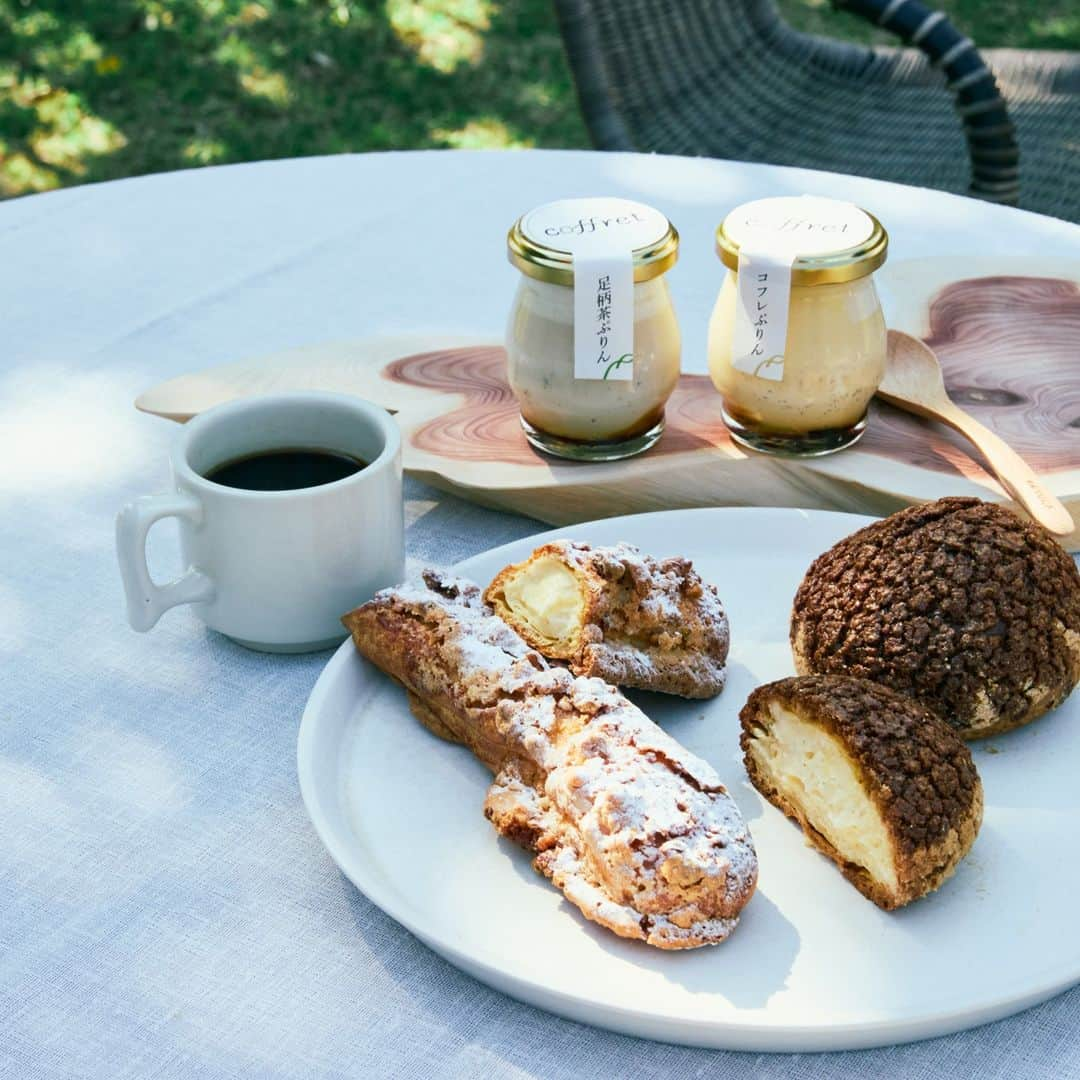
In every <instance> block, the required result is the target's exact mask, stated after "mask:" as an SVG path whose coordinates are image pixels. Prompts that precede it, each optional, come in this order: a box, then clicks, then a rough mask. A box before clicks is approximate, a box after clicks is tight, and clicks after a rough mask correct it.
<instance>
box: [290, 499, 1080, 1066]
mask: <svg viewBox="0 0 1080 1080" xmlns="http://www.w3.org/2000/svg"><path fill="white" fill-rule="evenodd" d="M868 520H869V519H867V518H862V517H855V516H852V515H847V514H834V513H826V512H823V511H812V510H811V511H801V510H773V509H719V510H716V509H713V510H682V511H671V512H667V513H659V514H642V515H638V516H634V517H624V518H613V519H609V520H606V521H599V522H593V523H590V524H585V525H575V526H571V527H569V528H566V529H559V530H555V531H553V532H549V533H544V534H543V535H542V536H538V537H532V538H530V539H527V540H522V541H520V542H518V543H514V544H509V545H507V546H506V547H502V548H498V549H497V550H495V551H490V552H487V553H486V554H484V555H480V556H477V557H476V558H473V559H469V560H468V561H466V562H464V563H462V564H461V566H460V567H459V570H460V572H461V573H462V574H464V575H466V576H468V577H471V578H473V579H474V580H476V581H478V582H480V583H481V584H486V583H487V581H488V580H490V578H491V577H492V576H493V575H494V574H495V572H496V571H498V570H499V569H500V568H501V567H503V566H504V565H505V564H506V563H508V562H511V561H513V560H517V559H520V558H523V557H524V556H525V555H527V554H528V552H530V551H531V550H532V549H533V547H534V546H535V545H536V544H537V543H539V542H541V541H543V540H548V539H552V538H555V537H559V536H564V537H575V538H578V539H582V540H587V541H591V542H592V543H598V544H606V543H613V542H615V541H618V540H626V541H629V542H631V543H634V544H637V545H638V546H639V547H641V548H642V549H643V550H644V551H646V552H649V553H650V554H653V555H657V556H664V555H673V554H679V555H685V556H688V557H690V558H691V559H693V561H694V564H695V566H696V567H697V569H698V570H699V571H700V572H701V574H702V575H703V577H705V578H706V579H707V580H709V581H712V582H714V583H715V584H716V585H717V587H718V588H719V590H720V596H721V597H722V599H723V601H724V603H725V605H726V607H727V610H728V614H729V616H730V619H731V629H732V652H731V659H730V664H729V677H728V684H727V687H726V689H725V690H724V692H723V693H722V694H721V695H720V697H719V698H717V699H716V700H714V701H711V702H685V701H680V700H677V699H674V698H663V697H660V696H658V695H646V694H636V695H632V696H634V697H635V700H637V701H638V703H639V704H640V705H642V707H643V708H644V709H645V711H646V712H647V713H648V714H649V715H650V716H652V717H653V719H655V720H656V721H657V722H658V723H660V724H661V725H663V726H664V727H665V728H666V729H667V730H668V731H669V732H670V733H671V734H672V735H674V736H675V737H676V738H677V739H679V740H680V741H681V742H683V743H684V744H685V745H686V746H687V747H689V749H690V750H692V751H693V752H694V753H696V754H699V755H701V756H702V757H704V758H706V759H707V760H708V761H709V762H711V763H712V764H713V765H714V766H715V767H716V769H717V770H718V771H719V773H720V776H721V777H722V779H723V780H724V782H725V783H726V784H727V785H728V788H729V790H730V791H731V793H732V795H733V796H734V797H735V799H736V801H737V802H738V804H739V807H740V809H741V810H742V812H743V814H744V816H745V817H746V819H747V821H748V822H749V824H750V828H751V830H752V832H753V835H754V841H755V843H756V845H757V851H758V858H759V861H760V867H761V875H760V883H759V887H758V891H757V893H756V895H755V896H754V898H753V899H752V900H751V901H750V903H749V905H748V906H747V908H746V910H745V912H744V914H743V918H742V921H741V924H740V925H739V927H738V929H737V930H736V931H735V933H734V934H733V935H732V937H731V938H730V939H729V940H728V941H727V942H725V943H724V944H722V945H719V946H716V947H713V948H705V949H697V950H693V951H689V952H660V951H658V950H654V949H651V948H650V947H648V946H646V945H642V944H640V943H637V942H627V941H622V940H620V939H619V938H616V937H615V936H614V935H612V934H610V933H608V932H607V931H605V930H601V929H599V928H597V927H595V926H594V925H593V924H591V923H588V922H586V921H585V920H584V919H583V918H582V917H581V916H580V915H579V914H578V912H577V910H576V909H575V908H574V907H572V906H571V905H570V904H569V903H567V902H565V901H564V900H563V899H562V896H561V894H560V893H559V892H558V891H557V890H556V889H555V888H554V887H553V886H552V885H551V884H550V883H548V882H547V881H546V880H545V879H543V878H541V877H540V876H539V875H538V874H536V873H535V872H534V871H533V870H532V868H531V867H530V865H529V857H528V856H527V855H526V854H525V853H524V852H522V851H520V850H518V849H517V848H515V847H513V846H512V845H510V844H509V843H507V842H506V841H503V840H500V839H498V838H497V837H496V835H495V833H494V830H493V829H492V828H491V826H490V825H489V824H488V823H487V822H486V821H485V820H484V818H483V815H482V813H481V804H482V802H483V798H484V792H485V789H486V788H487V785H488V782H489V777H488V775H487V772H486V770H485V769H484V767H483V766H482V765H480V764H479V762H477V761H475V760H474V759H473V757H472V756H471V755H470V753H469V752H468V751H467V750H466V749H464V748H463V747H458V746H452V745H450V744H448V743H445V742H443V741H441V740H439V739H437V738H436V737H435V736H433V735H431V734H429V733H428V732H427V731H426V730H425V729H424V728H423V727H421V726H420V724H419V723H418V722H417V721H416V720H415V719H414V718H413V717H412V715H411V714H410V713H409V710H408V707H407V706H406V703H405V695H404V693H403V692H402V691H401V689H400V688H399V687H397V686H396V685H394V684H392V683H391V681H390V680H389V679H388V678H386V677H385V676H383V675H382V674H381V673H380V672H378V671H377V670H376V669H375V668H373V667H372V666H370V665H369V664H368V663H366V662H365V661H363V660H362V659H361V658H360V657H359V656H358V655H357V654H356V653H355V651H354V650H353V647H352V644H351V643H350V642H346V643H345V644H344V645H342V646H341V649H340V650H339V651H338V652H337V653H336V654H335V656H334V657H333V659H332V660H331V661H330V663H329V664H328V665H327V667H326V670H325V671H324V672H323V674H322V676H321V677H320V679H319V681H318V683H317V684H316V686H315V689H314V690H313V692H312V694H311V699H310V701H309V702H308V706H307V709H306V711H305V713H304V719H303V723H302V725H301V729H300V740H299V748H298V755H299V772H300V787H301V791H302V792H303V796H304V801H305V803H306V805H307V809H308V813H309V814H310V815H311V819H312V821H313V822H314V824H315V828H316V830H317V831H318V834H319V836H320V837H321V838H322V841H323V843H324V844H325V845H326V847H327V849H328V850H329V852H330V854H331V855H332V856H333V858H334V860H335V861H336V862H337V864H338V865H339V866H340V867H341V869H342V870H343V871H344V872H345V873H346V874H347V875H348V877H349V878H350V879H351V880H352V881H353V882H354V883H355V884H356V886H357V887H358V888H359V889H361V890H362V891H363V892H364V893H365V894H366V895H367V896H368V897H369V898H370V899H371V900H372V901H374V902H375V903H376V904H378V905H379V907H381V908H382V909H383V910H384V911H386V912H387V913H388V914H389V915H391V916H392V917H393V918H395V919H397V920H398V922H400V923H402V925H404V926H406V927H408V929H409V930H411V931H412V932H413V933H414V934H416V935H417V937H419V938H420V939H421V940H422V941H424V942H426V943H427V944H428V945H429V946H431V948H433V949H434V950H436V951H437V952H439V953H441V954H442V955H443V956H445V957H446V958H447V959H449V960H450V961H451V962H452V963H454V964H456V965H458V966H459V967H460V968H462V969H464V970H465V971H467V972H469V973H470V974H472V975H474V976H476V977H477V978H478V979H480V980H482V981H483V982H486V983H488V984H490V985H491V986H494V987H496V988H497V989H499V990H503V991H505V992H506V993H509V994H512V995H514V996H515V997H518V998H520V999H521V1000H523V1001H527V1002H529V1003H531V1004H533V1005H538V1006H540V1007H541V1008H544V1009H549V1010H551V1011H552V1012H556V1013H559V1014H561V1015H563V1016H567V1017H570V1018H571V1019H574V1020H580V1021H583V1022H585V1023H589V1024H597V1025H600V1026H602V1027H608V1028H612V1029H614V1030H616V1031H622V1032H627V1033H629V1034H632V1035H641V1036H647V1037H649V1038H654V1039H662V1040H666V1041H669V1042H681V1043H689V1044H694V1045H701V1046H714V1047H726V1048H731V1049H741V1050H787V1051H790V1050H824V1049H833V1050H839V1049H854V1048H858V1047H867V1046H879V1045H884V1044H889V1043H895V1042H903V1041H907V1040H913V1039H922V1038H928V1037H930V1036H933V1035H941V1034H945V1033H947V1032H950V1031H956V1030H959V1029H961V1028H965V1027H971V1026H974V1025H976V1024H980V1023H984V1022H986V1021H989V1020H994V1019H997V1018H999V1017H1002V1016H1006V1015H1008V1014H1010V1013H1013V1012H1017V1011H1019V1010H1020V1009H1023V1008H1025V1007H1027V1006H1029V1005H1033V1004H1035V1003H1036V1002H1038V1001H1041V1000H1044V999H1045V998H1047V997H1050V996H1051V995H1053V994H1055V993H1057V992H1058V991H1060V990H1063V989H1065V988H1066V987H1068V986H1070V985H1072V984H1073V983H1074V982H1077V981H1080V934H1078V933H1077V932H1076V898H1077V896H1078V895H1080V859H1077V858H1075V857H1074V856H1075V852H1076V823H1077V821H1078V820H1080V784H1077V782H1076V762H1077V761H1080V718H1078V717H1077V715H1076V714H1077V713H1078V712H1080V696H1077V697H1074V698H1073V699H1072V700H1071V701H1070V702H1069V703H1067V704H1066V705H1065V706H1063V707H1062V708H1061V709H1059V710H1058V711H1057V713H1055V714H1053V715H1050V716H1047V717H1044V718H1043V719H1041V720H1039V721H1037V722H1036V723H1035V724H1033V725H1031V726H1030V727H1028V728H1026V729H1022V730H1020V731H1017V732H1013V733H1012V734H1010V735H1007V736H1003V737H999V738H994V739H991V740H990V741H989V743H976V744H974V745H973V749H974V753H975V761H976V764H977V765H978V768H979V771H980V773H981V774H982V778H983V783H984V786H985V790H986V818H985V823H984V824H983V828H982V832H981V833H980V835H979V837H978V839H977V841H976V843H975V847H974V848H973V850H972V852H971V854H970V856H969V857H968V858H967V859H966V860H964V862H963V864H962V865H961V866H960V868H959V870H958V871H957V873H956V875H955V876H954V877H953V878H952V879H951V880H950V881H949V882H947V883H946V884H945V886H944V887H943V888H942V889H940V890H939V891H938V892H937V893H934V894H933V895H932V896H930V897H928V898H927V899H925V900H922V901H920V902H918V903H915V904H913V905H911V906H910V907H908V908H906V909H905V910H902V911H899V912H894V913H893V914H886V913H885V912H883V911H879V910H878V909H877V908H876V907H874V906H873V905H872V904H871V903H869V902H868V901H867V900H864V899H863V898H862V896H861V895H860V894H859V893H857V892H856V891H855V890H854V889H853V888H852V887H851V886H850V885H849V884H848V883H847V882H846V881H845V880H844V879H843V878H842V877H841V876H840V874H839V873H838V872H837V871H836V869H835V868H834V867H833V865H832V864H831V863H829V862H827V861H826V860H825V859H824V858H822V857H821V856H820V855H818V854H817V853H815V852H814V851H812V850H811V849H809V848H808V847H806V846H805V844H804V843H803V840H802V835H801V833H800V832H799V830H798V829H797V828H796V827H795V826H794V825H793V824H791V823H790V822H789V821H787V820H786V819H785V818H784V817H783V816H782V815H781V814H780V813H779V811H777V810H776V809H774V808H773V807H772V806H770V805H769V804H767V803H765V802H764V800H762V799H761V797H760V796H759V795H758V794H757V792H755V791H754V790H753V788H752V787H750V785H749V782H748V780H747V779H746V774H745V772H744V770H743V766H742V762H741V759H740V754H739V750H738V712H739V709H740V707H741V706H742V704H743V702H744V701H745V700H746V697H747V695H748V694H749V692H750V691H751V690H752V689H753V688H754V687H755V686H756V685H757V684H759V683H762V682H766V681H768V680H771V679H776V678H780V677H782V676H785V675H790V674H792V667H791V657H790V653H789V651H788V639H787V633H788V613H789V610H790V605H791V599H792V597H793V595H794V593H795V589H796V587H797V585H798V583H799V581H800V579H801V578H802V575H803V573H804V572H805V570H806V568H807V566H808V565H809V564H810V561H811V560H812V559H813V557H814V556H816V555H817V554H819V553H820V552H821V551H824V550H825V549H826V548H827V547H829V546H830V545H832V544H833V543H835V542H836V541H837V540H839V539H840V538H841V537H843V536H846V535H847V534H848V533H850V532H852V531H853V530H854V529H855V528H857V527H859V526H861V525H863V524H865V523H866V522H867V521H868Z"/></svg>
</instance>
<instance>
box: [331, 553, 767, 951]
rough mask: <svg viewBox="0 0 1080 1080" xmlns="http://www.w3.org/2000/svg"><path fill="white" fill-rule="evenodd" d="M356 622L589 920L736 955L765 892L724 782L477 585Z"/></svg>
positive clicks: (391, 605)
mask: <svg viewBox="0 0 1080 1080" xmlns="http://www.w3.org/2000/svg"><path fill="white" fill-rule="evenodd" d="M424 580H425V583H424V584H423V585H415V586H404V587H402V588H400V589H388V590H384V591H383V592H381V593H379V594H378V595H377V596H376V597H375V599H374V600H372V601H371V602H370V603H368V604H365V605H364V606H363V607H360V608H357V609H356V610H355V611H352V612H350V613H349V614H348V615H346V616H345V617H344V618H343V620H342V621H343V622H344V623H345V625H346V627H347V628H348V629H349V630H350V632H351V633H352V635H353V640H354V641H355V643H356V646H357V648H358V649H359V651H360V652H361V653H362V654H363V655H364V656H366V657H367V658H368V659H369V660H371V661H372V662H373V663H375V664H376V665H377V666H379V667H380V668H382V669H383V670H384V671H385V672H387V673H388V674H389V675H391V676H392V677H393V678H395V679H396V680H397V681H399V682H400V683H402V684H403V685H404V686H405V687H406V689H407V690H408V692H409V701H410V704H411V705H412V708H413V712H414V713H415V714H416V716H417V717H418V718H419V719H420V721H421V722H422V723H424V724H425V725H426V726H428V727H429V728H431V730H432V731H434V732H435V733H436V734H438V735H441V736H442V737H443V738H449V739H452V740H455V741H458V742H462V743H465V744H466V745H467V746H469V747H470V749H472V751H473V752H474V753H475V754H476V755H477V757H479V758H480V760H482V761H483V762H484V763H485V764H486V765H487V766H488V767H489V768H490V769H491V770H492V772H494V773H495V780H494V782H493V784H492V786H491V788H490V790H489V791H488V795H487V799H486V801H485V805H484V813H485V815H486V816H487V817H488V819H489V820H490V821H491V822H492V823H493V824H494V826H495V827H496V829H498V831H499V832H500V833H501V834H502V835H504V836H507V837H508V838H509V839H511V840H513V841H514V842H516V843H518V844H520V845H521V846H523V847H525V848H527V849H529V850H531V851H533V852H534V853H535V858H534V861H533V865H534V866H535V867H536V869H537V870H538V871H540V872H541V873H543V874H545V875H546V876H548V877H549V878H551V880H552V881H553V882H554V884H555V885H556V886H557V887H558V888H560V889H561V890H562V891H563V893H564V894H565V895H566V897H567V899H569V900H570V901H571V902H573V903H574V904H576V905H577V907H578V908H579V909H580V910H581V912H582V914H584V915H585V916H586V917H587V918H589V919H592V920H593V921H595V922H597V923H599V924H600V925H602V926H604V927H606V928H607V929H609V930H611V931H613V932H614V933H616V934H618V935H620V936H622V937H628V938H636V939H639V940H642V941H645V942H647V943H648V944H650V945H655V946H657V947H658V948H661V949H685V948H694V947H696V946H699V945H707V944H716V943H718V942H720V941H723V940H724V939H725V938H726V937H727V936H728V935H729V934H730V933H731V931H732V929H733V928H734V927H735V925H736V923H737V921H738V915H739V912H740V911H741V909H742V907H743V906H744V905H745V904H746V902H747V901H748V900H749V899H750V896H751V895H752V893H753V891H754V887H755V884H756V880H757V859H756V856H755V853H754V848H753V843H752V841H751V839H750V835H749V832H748V830H747V828H746V825H745V823H744V822H743V820H742V818H741V816H740V815H739V811H738V809H737V807H736V806H735V804H734V802H733V801H732V799H731V797H730V796H729V795H728V793H727V791H726V790H725V788H724V786H723V785H722V784H721V783H720V780H719V777H718V776H717V775H716V773H715V772H714V771H713V770H712V768H710V766H709V765H707V764H706V763H705V762H704V761H701V760H700V759H698V758H696V757H694V756H693V755H691V754H690V753H688V752H687V751H686V750H685V749H684V748H683V747H681V746H680V745H679V744H678V743H677V742H675V741H674V740H673V739H671V738H670V737H668V736H667V735H665V734H664V733H663V732H662V731H661V730H660V729H659V728H658V727H657V726H656V725H655V724H653V723H652V722H651V721H650V720H649V719H648V718H647V717H646V716H645V715H644V713H642V712H641V711H640V710H639V709H637V708H636V707H635V706H634V705H632V704H631V703H630V702H629V701H627V700H626V698H624V697H623V696H622V695H621V694H620V693H619V692H618V690H616V689H615V688H614V687H611V686H608V685H606V684H605V683H603V682H602V681H601V680H599V679H591V678H577V677H575V676H573V675H571V674H570V672H568V671H566V670H565V669H564V668H553V667H549V666H548V664H547V663H546V661H545V660H544V659H543V657H541V656H540V655H539V654H538V653H536V652H535V651H533V650H532V649H530V648H529V647H528V645H527V644H526V643H525V642H524V641H523V640H522V639H521V638H520V637H519V636H518V635H517V634H515V633H514V631H513V630H511V629H510V627H509V626H507V625H506V624H505V623H504V622H502V620H500V619H498V618H497V617H495V616H494V615H493V614H492V613H491V611H490V609H489V608H487V607H486V605H484V604H483V602H482V600H481V597H480V590H479V589H478V588H477V587H476V586H475V585H472V584H470V583H468V582H464V581H461V580H458V579H452V578H449V577H446V576H443V575H439V574H435V573H430V572H429V573H428V574H425V576H424Z"/></svg>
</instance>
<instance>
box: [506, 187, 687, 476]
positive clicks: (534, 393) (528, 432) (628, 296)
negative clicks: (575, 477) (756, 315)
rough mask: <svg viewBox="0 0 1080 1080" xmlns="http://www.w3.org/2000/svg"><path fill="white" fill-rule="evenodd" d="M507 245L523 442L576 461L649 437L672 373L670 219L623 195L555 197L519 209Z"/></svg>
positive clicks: (657, 427) (601, 457)
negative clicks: (514, 279)
mask: <svg viewBox="0 0 1080 1080" xmlns="http://www.w3.org/2000/svg"><path fill="white" fill-rule="evenodd" d="M507 248H508V255H509V258H510V261H511V263H513V264H514V266H516V267H517V268H518V269H519V270H520V271H521V275H522V276H521V281H520V282H519V284H518V289H517V294H516V296H515V297H514V303H513V308H512V310H511V312H510V319H509V323H508V325H507V330H506V353H507V365H508V376H509V382H510V388H511V390H513V392H514V396H515V397H516V398H517V401H518V405H519V407H520V410H521V426H522V428H523V430H524V432H525V436H526V438H527V439H528V440H529V442H530V443H531V444H532V445H533V446H534V447H536V448H537V449H539V450H543V451H544V452H545V453H548V454H552V455H554V456H556V457H562V458H570V459H573V460H577V461H614V460H616V459H619V458H625V457H630V456H631V455H633V454H640V453H641V452H642V451H644V450H647V449H648V448H649V447H650V446H652V445H654V444H655V443H656V442H657V441H658V440H659V438H660V436H661V435H662V434H663V430H664V406H665V404H666V403H667V400H668V398H669V397H670V396H671V394H672V391H673V390H674V389H675V387H676V385H677V384H678V381H679V361H680V354H681V338H680V334H679V324H678V321H677V320H676V318H675V311H674V308H673V307H672V304H671V296H670V294H669V292H668V286H667V282H666V281H665V280H664V276H663V275H664V273H665V271H667V270H668V269H670V268H671V267H672V266H673V265H674V264H675V261H676V259H677V257H678V250H679V235H678V233H677V232H676V231H675V228H674V226H672V224H671V222H669V221H668V219H667V218H666V217H665V216H664V215H663V214H661V213H659V212H658V211H656V210H653V209H652V208H651V207H648V206H644V205H642V204H641V203H636V202H630V201H628V200H626V199H614V198H600V199H563V200H560V201H559V202H554V203H548V204H546V205H545V206H541V207H538V208H537V209H536V210H533V211H531V212H530V213H528V214H525V215H524V216H523V217H521V218H520V219H519V220H518V221H517V222H516V223H515V224H514V226H513V228H512V229H511V230H510V233H509V235H508V237H507Z"/></svg>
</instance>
